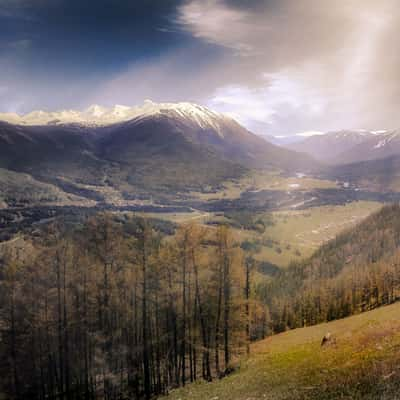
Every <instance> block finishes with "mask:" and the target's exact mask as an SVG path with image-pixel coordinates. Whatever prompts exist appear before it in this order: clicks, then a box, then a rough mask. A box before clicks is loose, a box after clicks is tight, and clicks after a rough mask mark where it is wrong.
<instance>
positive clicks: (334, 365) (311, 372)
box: [166, 303, 400, 400]
mask: <svg viewBox="0 0 400 400" xmlns="http://www.w3.org/2000/svg"><path fill="white" fill-rule="evenodd" d="M399 313H400V303H396V304H393V305H390V306H386V307H382V308H379V309H377V310H373V311H370V312H366V313H363V314H360V315H357V316H353V317H349V318H346V319H342V320H339V321H334V322H329V323H326V324H320V325H316V326H312V327H308V328H302V329H295V330H292V331H289V332H285V333H282V334H279V335H274V336H272V337H270V338H268V339H266V340H262V341H260V342H257V343H255V344H253V345H252V346H251V353H250V357H249V358H248V359H242V360H241V362H240V368H239V369H238V370H237V371H236V372H234V373H233V374H231V375H229V376H228V377H226V378H224V379H221V380H216V381H213V382H211V383H206V382H203V383H200V384H199V383H196V384H191V385H187V386H186V387H185V388H182V389H176V390H173V391H172V392H171V393H169V395H168V397H166V398H168V399H171V400H178V399H180V400H189V399H190V400H203V399H219V400H246V399H265V400H276V399H279V400H286V399H287V400H302V399H309V400H328V399H329V400H333V399H338V398H346V399H360V400H361V399H363V400H378V399H396V398H398V397H397V396H398V391H399V389H400V385H399V381H400V373H399V369H398V365H399V362H400V359H399V352H398V348H399V346H400V335H399V328H400V325H399V319H398V315H399ZM328 332H330V333H331V336H332V337H333V340H334V343H332V344H329V343H328V345H325V346H323V347H322V346H321V340H322V338H323V337H324V335H325V334H327V333H328Z"/></svg>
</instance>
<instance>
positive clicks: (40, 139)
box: [0, 103, 316, 195]
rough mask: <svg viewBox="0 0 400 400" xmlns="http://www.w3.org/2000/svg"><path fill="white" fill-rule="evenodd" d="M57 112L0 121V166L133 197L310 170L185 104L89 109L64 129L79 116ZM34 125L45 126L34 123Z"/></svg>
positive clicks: (307, 163)
mask: <svg viewBox="0 0 400 400" xmlns="http://www.w3.org/2000/svg"><path fill="white" fill-rule="evenodd" d="M138 113H140V114H138ZM56 114H57V115H55V114H54V113H51V114H50V115H49V114H46V113H43V112H36V113H31V114H29V115H28V116H25V117H20V118H23V122H24V124H25V125H12V124H9V123H6V122H2V123H0V167H2V168H9V169H11V170H15V171H22V172H28V173H32V174H33V175H34V176H35V177H41V178H42V179H45V180H49V181H52V182H53V181H54V180H59V179H68V180H73V181H75V182H79V183H84V184H91V185H99V184H100V185H103V184H107V185H111V186H114V187H116V188H118V189H119V190H122V191H123V192H125V193H127V195H131V194H133V193H136V192H137V189H138V188H139V190H153V191H154V190H156V191H157V190H167V191H171V190H173V191H184V190H190V189H197V190H201V189H202V188H203V187H204V185H212V186H214V185H218V184H219V183H220V182H221V181H223V180H225V179H229V178H235V177H238V176H240V175H241V174H243V173H244V172H245V171H246V170H247V169H248V168H272V169H281V170H309V169H311V168H313V167H315V165H316V163H315V162H314V161H313V160H312V159H311V158H310V157H308V156H305V155H302V154H298V153H295V152H292V151H290V150H287V149H282V148H280V147H278V146H274V145H272V144H270V143H268V142H266V141H265V140H263V139H262V138H260V137H258V136H256V135H254V134H252V133H251V132H249V131H248V130H246V129H245V128H243V127H242V126H240V125H239V124H238V123H237V122H235V121H234V120H232V119H231V118H229V117H226V116H224V115H222V114H218V113H214V112H213V111H210V110H208V109H206V108H204V107H201V106H198V105H194V104H189V103H178V104H172V103H166V104H158V105H157V104H154V103H146V104H145V106H144V107H143V108H141V109H140V110H139V109H137V108H134V109H129V108H123V107H122V106H119V108H117V109H116V108H114V109H112V111H109V110H106V109H103V108H101V107H99V106H95V107H92V108H90V110H87V111H86V112H85V115H86V114H90V115H91V116H92V118H93V119H90V120H89V119H87V120H84V123H82V122H80V123H70V122H71V121H74V119H75V120H76V121H77V118H75V117H76V115H82V114H79V113H78V112H74V111H69V112H59V113H56ZM109 114H112V115H113V116H116V117H115V118H114V119H112V118H111V117H109ZM132 116H134V118H132V119H128V120H125V119H126V118H130V117H132ZM61 117H63V118H64V119H62V118H61ZM53 118H56V120H54V119H53ZM57 118H58V120H57ZM121 118H122V119H123V121H122V122H118V123H111V124H110V123H108V122H109V121H112V122H115V121H116V120H119V119H121ZM38 121H40V122H42V123H47V125H35V124H36V123H37V122H38ZM60 121H65V122H68V123H61V122H60ZM107 121H108V122H107ZM106 122H107V123H106ZM32 124H33V125H32Z"/></svg>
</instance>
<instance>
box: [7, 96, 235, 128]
mask: <svg viewBox="0 0 400 400" xmlns="http://www.w3.org/2000/svg"><path fill="white" fill-rule="evenodd" d="M171 113H173V114H174V116H176V117H180V118H184V119H186V120H190V121H191V122H194V123H196V124H198V125H199V126H200V127H201V128H205V129H206V128H213V129H215V130H217V131H219V124H218V120H219V121H221V119H230V118H229V117H227V116H225V115H223V114H219V113H216V112H214V111H211V110H209V109H208V108H206V107H203V106H200V105H197V104H193V103H187V102H181V103H154V102H153V101H151V100H146V101H145V102H144V104H143V105H142V106H133V107H129V106H125V105H120V104H117V105H115V106H113V107H110V108H107V107H103V106H101V105H98V104H93V105H91V106H89V107H88V108H86V109H85V110H84V111H76V110H62V111H54V112H46V111H42V110H39V111H32V112H30V113H28V114H25V115H18V114H16V113H0V120H2V121H6V122H9V123H12V124H19V125H47V124H71V123H77V124H83V125H86V124H87V125H110V124H114V123H118V122H123V121H129V120H133V119H135V118H139V117H148V116H151V115H163V114H171Z"/></svg>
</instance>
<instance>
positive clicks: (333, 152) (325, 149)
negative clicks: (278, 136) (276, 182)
mask: <svg viewBox="0 0 400 400" xmlns="http://www.w3.org/2000/svg"><path fill="white" fill-rule="evenodd" d="M286 147H287V148H290V149H292V150H295V151H300V152H304V153H306V154H309V155H310V156H312V157H314V158H315V159H317V160H320V161H322V162H325V163H329V164H336V165H338V164H350V163H355V162H361V161H368V160H377V159H383V158H387V157H391V156H395V155H398V154H400V131H399V130H390V131H387V130H380V131H366V130H355V131H352V130H343V131H338V132H328V133H326V134H324V135H315V136H311V137H308V138H306V139H304V140H302V141H300V142H296V143H290V144H288V145H287V146H286Z"/></svg>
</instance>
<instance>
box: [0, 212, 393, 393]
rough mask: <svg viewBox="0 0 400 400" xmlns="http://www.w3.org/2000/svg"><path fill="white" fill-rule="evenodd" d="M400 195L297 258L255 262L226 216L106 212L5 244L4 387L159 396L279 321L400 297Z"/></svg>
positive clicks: (297, 321)
mask: <svg viewBox="0 0 400 400" xmlns="http://www.w3.org/2000/svg"><path fill="white" fill-rule="evenodd" d="M399 241H400V207H399V206H398V205H395V206H387V207H385V208H384V209H382V211H380V212H378V213H376V214H374V215H372V216H371V217H369V218H368V219H367V220H366V221H365V222H363V223H362V224H360V225H359V226H358V227H356V228H355V229H353V230H351V231H349V232H345V233H343V234H341V235H339V236H338V237H337V238H336V239H335V240H333V241H331V242H329V243H327V244H326V245H324V246H322V247H321V248H320V249H319V250H318V251H317V252H316V253H315V254H314V255H313V256H312V257H311V258H310V259H308V260H306V261H304V262H301V263H297V264H292V265H291V266H289V267H288V268H287V269H286V270H282V271H281V272H280V273H279V274H278V275H277V276H275V277H274V279H266V280H261V281H260V280H259V279H254V276H255V275H254V272H255V271H256V268H257V264H256V263H255V261H254V259H253V258H252V257H251V253H246V252H244V251H243V250H242V249H241V248H240V246H239V245H238V244H237V243H236V242H235V241H234V240H233V239H232V235H231V232H230V230H229V227H227V226H219V227H211V228H210V227H204V226H199V225H196V224H187V225H181V226H179V227H175V228H174V229H172V230H171V229H170V227H167V228H166V227H165V226H158V225H157V224H153V223H152V221H151V220H147V219H143V218H137V217H126V218H121V217H116V216H115V215H112V214H98V215H97V216H94V217H91V218H89V219H87V220H86V221H85V222H84V223H82V224H80V225H79V226H73V227H71V226H63V225H60V224H56V223H54V224H51V225H49V226H47V227H46V228H45V229H44V230H43V232H42V234H41V235H37V236H36V237H33V238H31V239H30V242H29V251H28V252H27V251H26V249H27V244H26V243H25V245H24V249H19V248H18V246H13V247H12V248H8V247H2V248H1V249H2V253H1V267H2V268H1V276H0V279H1V281H0V285H1V286H0V287H1V290H0V296H1V298H0V328H1V337H2V340H1V342H0V360H1V364H0V376H1V377H2V379H1V381H0V385H1V392H3V393H6V394H7V396H9V397H10V398H14V399H25V398H30V399H46V398H64V399H75V398H76V399H81V398H82V399H97V398H104V399H121V398H133V399H135V398H136V399H142V398H144V399H149V398H151V397H153V396H155V395H160V394H167V393H168V391H169V390H170V389H171V388H174V387H179V386H183V385H186V384H187V383H190V382H193V381H195V380H199V379H202V380H206V381H212V380H215V379H220V378H223V377H224V376H225V375H227V374H229V373H230V372H232V371H233V370H234V369H235V368H236V367H237V366H238V365H239V360H240V357H243V356H245V355H246V353H248V351H249V342H250V341H252V340H256V339H259V338H263V337H265V336H266V335H270V334H272V333H277V332H282V331H285V330H287V329H291V328H296V327H301V326H305V325H312V324H316V323H320V322H325V321H329V320H333V319H338V318H343V317H346V316H349V315H352V314H356V313H359V312H362V311H367V310H370V309H373V308H375V307H378V306H380V305H384V304H389V303H392V302H394V301H396V300H397V299H398V298H399V296H400V258H399V253H398V245H399Z"/></svg>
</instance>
